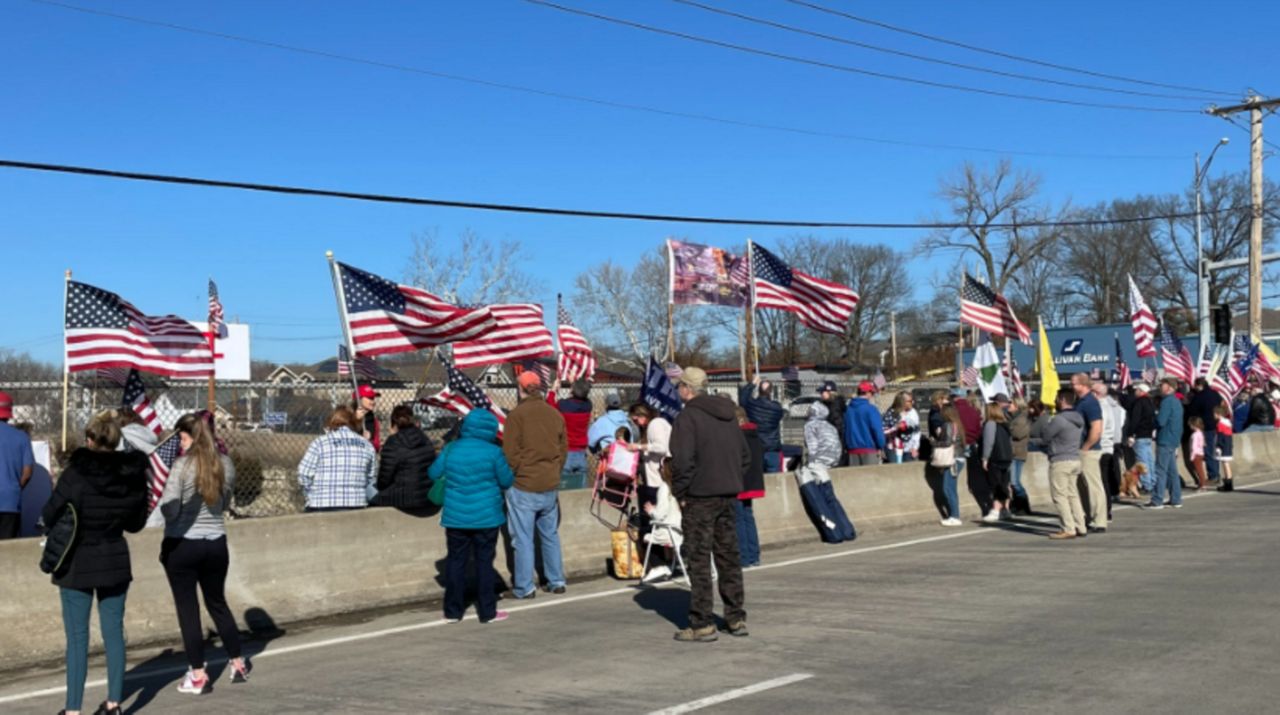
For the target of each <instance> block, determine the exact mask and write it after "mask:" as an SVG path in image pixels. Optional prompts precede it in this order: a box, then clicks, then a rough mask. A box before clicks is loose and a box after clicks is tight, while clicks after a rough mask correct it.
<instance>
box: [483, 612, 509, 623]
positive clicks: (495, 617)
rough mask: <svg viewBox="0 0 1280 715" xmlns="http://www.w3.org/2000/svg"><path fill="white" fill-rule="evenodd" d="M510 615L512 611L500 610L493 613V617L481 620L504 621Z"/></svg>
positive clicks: (488, 621)
mask: <svg viewBox="0 0 1280 715" xmlns="http://www.w3.org/2000/svg"><path fill="white" fill-rule="evenodd" d="M510 617H511V614H510V613H507V612H506V611H498V612H497V613H495V614H493V618H490V619H489V620H487V621H480V622H481V623H502V622H503V621H505V620H507V619H508V618H510Z"/></svg>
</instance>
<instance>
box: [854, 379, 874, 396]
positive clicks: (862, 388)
mask: <svg viewBox="0 0 1280 715" xmlns="http://www.w3.org/2000/svg"><path fill="white" fill-rule="evenodd" d="M875 391H876V386H875V385H873V384H871V383H870V382H868V381H867V380H863V381H862V382H859V383H858V394H859V395H870V394H872V393H873V392H875Z"/></svg>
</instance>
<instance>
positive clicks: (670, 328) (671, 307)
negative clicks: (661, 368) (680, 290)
mask: <svg viewBox="0 0 1280 715" xmlns="http://www.w3.org/2000/svg"><path fill="white" fill-rule="evenodd" d="M675 298H676V260H675V255H674V251H673V250H672V249H671V239H670V238H668V239H667V361H668V362H675V360H676V322H675V316H676V301H675Z"/></svg>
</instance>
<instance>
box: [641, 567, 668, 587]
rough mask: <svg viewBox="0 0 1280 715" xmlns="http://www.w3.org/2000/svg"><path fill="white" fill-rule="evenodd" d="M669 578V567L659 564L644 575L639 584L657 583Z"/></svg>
mask: <svg viewBox="0 0 1280 715" xmlns="http://www.w3.org/2000/svg"><path fill="white" fill-rule="evenodd" d="M669 578H671V567H670V566H664V565H661V564H660V565H658V566H654V567H653V568H651V569H649V573H647V574H645V575H644V578H642V579H640V583H657V582H658V581H664V580H666V579H669Z"/></svg>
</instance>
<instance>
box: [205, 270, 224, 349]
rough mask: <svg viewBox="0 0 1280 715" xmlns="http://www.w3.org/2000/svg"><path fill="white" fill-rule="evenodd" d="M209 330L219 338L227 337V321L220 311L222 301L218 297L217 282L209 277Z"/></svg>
mask: <svg viewBox="0 0 1280 715" xmlns="http://www.w3.org/2000/svg"><path fill="white" fill-rule="evenodd" d="M209 332H211V333H213V334H214V335H215V336H217V337H219V338H225V337H227V321H226V317H225V316H224V315H223V313H222V301H221V300H220V299H219V298H218V284H217V283H214V282H213V279H212V278H210V279H209Z"/></svg>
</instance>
